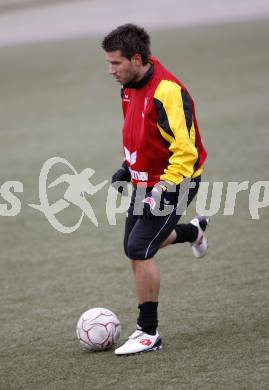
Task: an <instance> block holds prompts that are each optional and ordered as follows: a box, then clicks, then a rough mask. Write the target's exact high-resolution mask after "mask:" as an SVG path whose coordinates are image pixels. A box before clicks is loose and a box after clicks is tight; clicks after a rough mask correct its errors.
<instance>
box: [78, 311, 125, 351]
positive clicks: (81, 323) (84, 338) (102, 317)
mask: <svg viewBox="0 0 269 390" xmlns="http://www.w3.org/2000/svg"><path fill="white" fill-rule="evenodd" d="M76 332H77V337H78V339H79V342H80V344H81V346H82V347H83V348H85V349H87V350H89V351H104V350H106V349H109V348H111V347H113V346H114V345H116V344H117V342H118V340H119V337H120V333H121V325H120V321H119V320H118V318H117V316H116V315H115V314H114V313H113V312H112V311H110V310H108V309H104V308H102V307H95V308H94V309H90V310H87V311H85V313H83V314H82V315H81V317H80V319H79V320H78V323H77V329H76Z"/></svg>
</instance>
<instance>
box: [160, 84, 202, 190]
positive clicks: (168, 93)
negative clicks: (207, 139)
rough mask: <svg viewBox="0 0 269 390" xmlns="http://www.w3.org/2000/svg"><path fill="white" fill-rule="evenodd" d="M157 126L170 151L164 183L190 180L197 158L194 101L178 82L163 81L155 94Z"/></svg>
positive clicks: (162, 176) (163, 176)
mask: <svg viewBox="0 0 269 390" xmlns="http://www.w3.org/2000/svg"><path fill="white" fill-rule="evenodd" d="M154 103H155V106H156V109H157V126H158V129H159V131H160V134H161V136H162V137H163V138H164V140H165V141H166V144H167V147H168V149H169V158H168V161H167V166H166V168H165V169H164V172H163V174H162V175H161V180H164V181H168V182H172V183H175V184H179V183H180V182H181V181H182V180H183V179H184V178H185V177H191V176H192V175H193V173H194V166H195V163H196V161H197V159H198V151H197V148H196V140H195V128H194V124H193V108H192V100H191V98H190V96H189V94H188V92H187V91H186V90H184V89H182V88H181V87H180V85H178V84H177V83H175V82H173V81H168V80H162V81H161V82H160V83H159V85H158V87H157V88H156V90H155V93H154Z"/></svg>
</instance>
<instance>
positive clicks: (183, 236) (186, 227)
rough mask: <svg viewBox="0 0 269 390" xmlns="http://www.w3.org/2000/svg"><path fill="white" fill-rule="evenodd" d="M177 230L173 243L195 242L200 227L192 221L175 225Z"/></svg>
mask: <svg viewBox="0 0 269 390" xmlns="http://www.w3.org/2000/svg"><path fill="white" fill-rule="evenodd" d="M175 231H176V233H177V238H176V239H175V241H174V242H173V244H177V243H178V242H187V241H188V242H194V241H195V240H196V238H197V236H198V228H197V227H196V226H194V225H193V224H192V223H187V224H184V223H181V224H179V225H176V226H175Z"/></svg>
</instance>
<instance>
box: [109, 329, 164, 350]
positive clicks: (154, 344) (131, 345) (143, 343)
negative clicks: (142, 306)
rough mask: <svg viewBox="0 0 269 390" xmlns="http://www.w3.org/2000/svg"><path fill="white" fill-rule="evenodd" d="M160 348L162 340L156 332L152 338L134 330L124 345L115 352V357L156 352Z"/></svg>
mask: <svg viewBox="0 0 269 390" xmlns="http://www.w3.org/2000/svg"><path fill="white" fill-rule="evenodd" d="M161 348H162V340H161V338H160V335H159V333H158V331H156V334H155V335H154V336H152V335H151V334H148V333H145V332H143V331H142V330H136V331H135V332H134V333H133V334H131V336H130V337H129V338H128V340H127V341H126V343H124V344H123V345H122V346H121V347H119V348H117V349H116V350H115V354H116V355H130V354H135V353H143V352H150V351H156V350H158V349H161Z"/></svg>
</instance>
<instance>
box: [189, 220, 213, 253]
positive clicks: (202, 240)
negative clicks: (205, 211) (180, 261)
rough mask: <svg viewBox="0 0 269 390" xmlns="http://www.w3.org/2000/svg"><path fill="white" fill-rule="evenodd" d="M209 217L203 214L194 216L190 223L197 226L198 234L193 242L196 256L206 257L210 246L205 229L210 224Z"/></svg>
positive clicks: (193, 250) (192, 246)
mask: <svg viewBox="0 0 269 390" xmlns="http://www.w3.org/2000/svg"><path fill="white" fill-rule="evenodd" d="M208 222H209V218H208V217H204V216H202V215H198V216H196V217H194V218H193V219H192V220H191V221H190V223H191V224H192V225H194V226H196V227H197V229H198V236H197V238H196V240H195V241H194V242H192V243H191V248H192V252H193V254H194V256H195V257H199V258H201V257H204V255H205V254H206V251H207V248H208V242H207V239H206V236H205V230H206V227H207V225H208Z"/></svg>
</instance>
